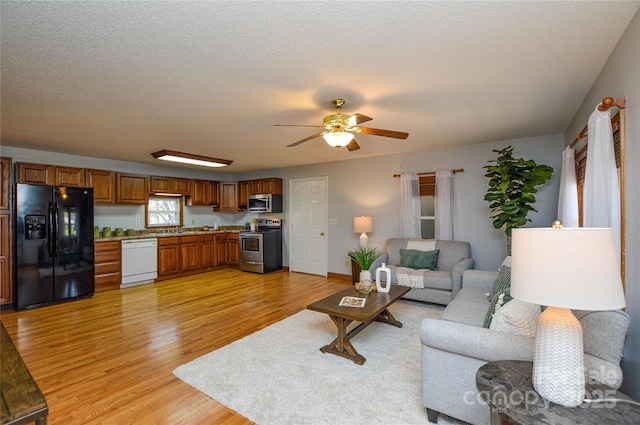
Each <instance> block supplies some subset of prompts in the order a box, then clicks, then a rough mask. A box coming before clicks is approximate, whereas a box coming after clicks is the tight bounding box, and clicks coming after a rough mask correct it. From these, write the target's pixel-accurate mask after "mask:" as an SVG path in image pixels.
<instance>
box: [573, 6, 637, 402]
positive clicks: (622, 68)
mask: <svg viewBox="0 0 640 425" xmlns="http://www.w3.org/2000/svg"><path fill="white" fill-rule="evenodd" d="M639 43H640V12H637V13H636V15H635V17H634V18H633V20H632V21H631V23H630V24H629V26H628V27H627V30H626V31H625V33H624V34H623V36H622V38H621V39H620V41H619V42H618V45H617V46H616V48H615V50H614V51H613V53H612V54H611V56H610V57H609V59H608V61H607V63H606V64H605V66H604V68H603V69H602V71H601V72H600V75H599V76H598V78H597V79H596V81H595V83H594V84H593V87H592V88H591V91H590V92H589V94H588V95H587V97H586V98H585V100H584V103H583V104H582V106H581V107H580V109H579V110H578V112H577V113H576V115H575V117H574V119H573V121H572V123H571V125H570V126H569V128H567V131H566V133H565V144H566V145H569V144H570V143H571V142H572V141H573V139H574V138H575V136H576V134H578V133H579V132H580V130H582V128H583V127H584V126H585V124H586V123H587V120H588V118H589V115H591V113H592V112H593V111H594V109H595V108H596V105H597V104H598V103H599V102H601V101H602V99H603V98H605V97H607V96H611V97H613V98H614V99H617V98H618V97H620V96H624V97H625V99H626V108H625V121H626V125H625V130H626V151H625V155H626V161H625V169H626V193H625V195H626V214H627V215H626V217H627V228H626V255H627V261H626V265H625V277H626V279H625V281H626V300H627V308H626V311H627V313H629V316H631V326H630V327H629V333H628V334H627V340H626V344H625V348H624V353H623V354H624V358H623V360H622V370H623V372H624V381H623V383H622V391H623V392H624V393H625V394H628V395H629V396H631V397H633V398H635V399H636V400H640V385H639V384H638V383H639V382H640V261H638V260H639V259H640V220H639V219H638V211H640V190H639V189H638V187H639V186H638V182H640V47H639ZM616 110H617V109H616Z"/></svg>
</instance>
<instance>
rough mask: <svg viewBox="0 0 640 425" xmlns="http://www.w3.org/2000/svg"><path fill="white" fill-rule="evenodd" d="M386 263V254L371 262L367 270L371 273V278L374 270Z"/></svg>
mask: <svg viewBox="0 0 640 425" xmlns="http://www.w3.org/2000/svg"><path fill="white" fill-rule="evenodd" d="M386 262H387V254H386V253H385V254H382V255H381V256H379V257H378V258H376V260H375V261H374V262H373V264H372V265H371V267H370V268H369V271H370V272H371V276H375V272H376V269H377V268H378V267H380V266H382V263H386Z"/></svg>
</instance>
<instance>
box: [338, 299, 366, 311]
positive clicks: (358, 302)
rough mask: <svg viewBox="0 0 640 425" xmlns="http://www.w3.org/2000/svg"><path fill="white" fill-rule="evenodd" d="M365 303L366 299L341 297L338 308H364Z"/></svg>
mask: <svg viewBox="0 0 640 425" xmlns="http://www.w3.org/2000/svg"><path fill="white" fill-rule="evenodd" d="M366 302H367V299H366V298H358V297H342V299H341V300H340V307H359V308H362V307H364V304H365V303H366Z"/></svg>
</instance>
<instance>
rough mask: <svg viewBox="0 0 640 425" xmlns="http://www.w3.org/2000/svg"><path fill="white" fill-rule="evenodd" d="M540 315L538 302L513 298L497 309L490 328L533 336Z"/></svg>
mask: <svg viewBox="0 0 640 425" xmlns="http://www.w3.org/2000/svg"><path fill="white" fill-rule="evenodd" d="M539 315H540V306H539V305H538V304H532V303H528V302H525V301H522V300H518V299H515V298H514V299H513V300H511V301H509V302H508V303H507V304H505V305H503V306H502V307H501V308H499V309H496V312H495V314H494V315H493V319H491V325H490V326H489V329H493V330H496V331H500V332H507V333H510V334H513V335H520V336H526V337H529V338H533V337H535V336H536V325H537V323H538V316H539Z"/></svg>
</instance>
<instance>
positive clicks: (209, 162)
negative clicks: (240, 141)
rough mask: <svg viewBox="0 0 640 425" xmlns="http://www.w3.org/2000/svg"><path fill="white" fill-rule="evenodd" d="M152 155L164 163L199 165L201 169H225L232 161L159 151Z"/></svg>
mask: <svg viewBox="0 0 640 425" xmlns="http://www.w3.org/2000/svg"><path fill="white" fill-rule="evenodd" d="M151 155H153V157H154V158H156V159H162V160H164V161H173V162H181V163H183V164H191V165H201V166H203V167H226V166H227V165H229V164H231V163H232V162H233V161H229V160H228V159H219V158H211V157H208V156H203V155H194V154H191V153H184V152H177V151H169V150H166V149H165V150H161V151H158V152H154V153H152V154H151Z"/></svg>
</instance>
